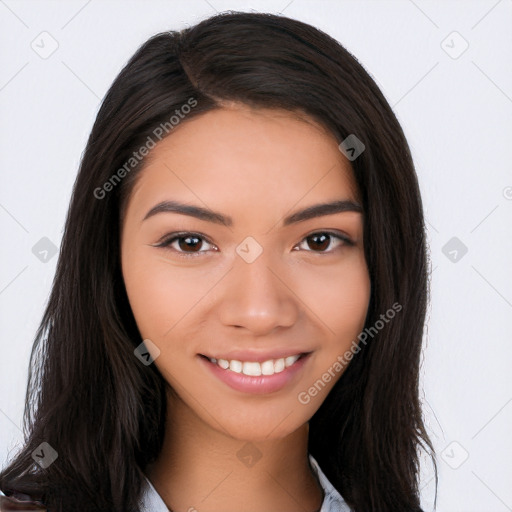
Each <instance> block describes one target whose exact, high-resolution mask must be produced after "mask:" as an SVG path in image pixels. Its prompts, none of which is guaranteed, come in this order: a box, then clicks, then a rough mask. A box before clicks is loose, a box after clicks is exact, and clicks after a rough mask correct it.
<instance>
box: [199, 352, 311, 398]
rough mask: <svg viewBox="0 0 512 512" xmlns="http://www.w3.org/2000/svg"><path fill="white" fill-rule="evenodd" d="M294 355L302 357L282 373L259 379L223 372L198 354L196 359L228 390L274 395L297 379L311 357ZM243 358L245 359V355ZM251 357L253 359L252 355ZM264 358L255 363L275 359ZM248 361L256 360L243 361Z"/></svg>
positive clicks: (228, 371) (227, 371) (305, 354)
mask: <svg viewBox="0 0 512 512" xmlns="http://www.w3.org/2000/svg"><path fill="white" fill-rule="evenodd" d="M286 354H288V355H290V354H291V353H290V351H287V352H286ZM295 354H302V356H301V357H300V358H299V359H298V360H297V361H295V363H293V364H292V365H291V366H289V367H288V368H285V369H284V370H283V371H282V372H280V373H274V375H260V376H259V377H251V376H249V375H244V374H243V373H236V372H233V371H231V370H224V369H222V368H220V367H219V366H218V365H217V364H215V363H212V362H211V361H209V360H208V359H206V357H203V356H201V355H199V354H198V356H197V357H198V359H199V362H200V364H203V365H204V366H205V368H206V369H207V370H208V371H210V372H211V373H212V374H213V375H214V376H215V377H217V378H218V379H219V380H220V381H222V382H223V383H224V384H227V385H228V386H229V387H230V388H232V389H234V390H236V391H241V392H242V393H252V394H265V393H274V392H276V391H279V390H280V389H282V388H284V387H285V386H286V385H288V384H289V383H290V382H291V381H292V380H293V379H295V378H296V377H297V375H299V374H300V372H301V371H302V369H303V368H304V366H305V365H306V364H307V362H308V361H309V359H310V356H311V352H308V353H304V352H295ZM245 357H247V355H246V356H245ZM251 357H254V353H253V356H251ZM261 357H263V356H261ZM264 357H265V358H267V359H265V358H263V359H261V361H257V362H262V361H267V360H268V359H275V357H268V354H265V356H264ZM221 359H222V358H221ZM232 359H235V357H232ZM276 359H279V358H276ZM242 360H243V359H242ZM248 360H249V361H256V359H245V361H248Z"/></svg>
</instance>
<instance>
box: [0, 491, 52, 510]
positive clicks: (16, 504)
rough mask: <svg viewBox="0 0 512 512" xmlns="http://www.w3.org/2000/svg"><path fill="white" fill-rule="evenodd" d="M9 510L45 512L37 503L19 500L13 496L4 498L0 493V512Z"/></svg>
mask: <svg viewBox="0 0 512 512" xmlns="http://www.w3.org/2000/svg"><path fill="white" fill-rule="evenodd" d="M10 510H18V511H27V512H28V511H29V510H30V511H40V512H46V508H45V507H44V505H42V504H41V503H39V502H37V501H27V500H20V499H16V498H14V497H13V496H5V495H4V494H3V493H1V492H0V512H8V511H10Z"/></svg>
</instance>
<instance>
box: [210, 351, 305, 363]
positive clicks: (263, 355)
mask: <svg viewBox="0 0 512 512" xmlns="http://www.w3.org/2000/svg"><path fill="white" fill-rule="evenodd" d="M310 352H311V351H310V350H304V349H301V348H297V349H294V348H281V349H276V350H272V351H268V352H261V351H260V352H258V351H254V350H232V351H231V352H227V353H226V354H223V355H212V354H201V355H205V356H206V357H209V358H210V359H226V360H227V361H232V360H233V359H236V360H237V361H251V362H255V363H263V362H265V361H268V360H270V359H281V358H286V357H288V356H295V355H297V354H308V353H310Z"/></svg>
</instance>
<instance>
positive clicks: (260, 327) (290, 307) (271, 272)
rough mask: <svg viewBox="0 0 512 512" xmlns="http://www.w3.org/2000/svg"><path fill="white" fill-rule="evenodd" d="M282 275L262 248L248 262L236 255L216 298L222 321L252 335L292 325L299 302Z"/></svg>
mask: <svg viewBox="0 0 512 512" xmlns="http://www.w3.org/2000/svg"><path fill="white" fill-rule="evenodd" d="M285 274H286V272H285V270H284V268H283V266H282V265H279V264H277V263H276V262H272V261H270V258H269V257H267V255H266V252H265V251H263V253H262V254H261V255H260V256H259V257H258V258H257V259H256V260H255V261H253V262H252V263H247V262H246V261H244V260H243V259H242V258H240V257H238V256H237V257H236V258H235V262H234V266H233V268H232V270H231V271H230V272H229V273H228V276H227V278H226V280H225V282H224V287H223V294H222V297H221V298H220V303H219V309H220V311H219V316H220V320H221V322H222V324H223V325H225V326H235V327H238V328H244V329H246V330H247V331H250V333H252V334H254V335H256V336H263V335H268V334H270V333H272V331H274V330H275V329H277V328H279V327H290V326H292V325H293V324H294V323H295V322H296V321H297V318H298V316H299V314H300V304H299V299H298V298H297V296H296V295H295V293H294V292H293V284H292V283H289V282H288V281H290V279H289V278H288V279H287V278H286V275H285Z"/></svg>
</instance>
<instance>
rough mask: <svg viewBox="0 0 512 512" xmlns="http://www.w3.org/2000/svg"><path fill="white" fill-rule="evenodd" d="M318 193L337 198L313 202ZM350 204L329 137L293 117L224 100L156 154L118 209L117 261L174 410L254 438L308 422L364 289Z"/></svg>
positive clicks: (365, 298) (353, 328) (359, 222)
mask: <svg viewBox="0 0 512 512" xmlns="http://www.w3.org/2000/svg"><path fill="white" fill-rule="evenodd" d="M340 202H345V203H340ZM327 203H337V205H338V208H330V209H329V208H328V207H325V208H324V209H316V210H314V209H311V207H316V206H318V205H325V204H327ZM353 203H354V204H355V205H356V206H357V204H361V203H360V201H359V197H358V190H357V186H356V183H355V181H354V178H353V175H352V170H351V168H350V164H349V162H348V161H347V160H346V158H345V157H344V156H343V154H342V153H341V152H340V151H339V149H338V146H337V143H336V140H335V138H334V137H333V136H331V135H330V134H328V133H327V132H326V131H324V130H323V129H322V128H320V127H319V126H317V125H316V124H314V123H313V122H312V121H306V120H303V119H299V118H298V117H295V116H294V115H292V114H290V113H288V112H284V111H279V110H257V111H256V110H253V109H250V108H249V107H245V106H240V105H238V106H234V105H231V106H226V107H224V108H222V109H218V110H215V111H212V112H208V113H206V114H202V115H200V116H198V117H195V118H193V119H190V120H186V121H185V122H182V124H181V125H179V126H178V127H177V128H175V130H174V131H173V133H172V134H171V135H170V136H168V137H167V138H166V139H164V140H162V141H161V142H160V143H159V144H158V145H157V146H156V147H155V148H154V149H153V150H152V152H151V154H150V158H149V159H148V161H147V164H146V167H145V168H144V169H143V170H142V171H141V173H140V175H139V176H138V181H137V183H136V185H135V187H134V189H133V192H132V194H131V196H130V198H129V202H128V205H127V210H126V216H125V218H124V220H123V225H122V230H121V255H122V272H123V277H124V281H125V286H126V291H127V295H128V298H129V301H130V305H131V308H132V311H133V314H134V317H135V320H136V322H137V325H138V328H139V331H140V334H141V336H142V339H149V340H150V341H151V342H152V344H154V346H156V347H157V348H158V350H159V355H158V356H157V357H156V359H155V360H154V362H153V363H152V364H156V366H157V367H158V369H159V370H160V372H161V374H162V375H163V377H164V378H165V379H166V381H167V382H168V384H169V386H170V388H171V389H172V390H173V392H172V393H171V394H170V400H171V401H172V403H171V404H170V407H171V410H172V411H173V412H172V414H173V416H176V415H179V414H182V415H184V416H186V415H188V416H189V417H193V418H194V419H195V420H199V421H200V422H201V423H202V424H204V425H205V426H208V427H211V428H212V429H215V430H217V431H220V432H223V433H224V434H228V435H229V436H232V437H234V438H237V439H240V440H254V441H256V440H263V439H267V440H268V439H271V438H281V437H283V436H285V435H287V434H289V433H291V432H293V431H295V430H296V429H297V428H299V427H301V426H303V425H304V424H305V423H306V422H307V421H308V420H309V419H310V418H311V416H312V415H313V414H314V413H315V412H316V410H317V409H318V408H319V406H320V405H321V403H322V401H323V400H324V399H325V397H326V396H327V394H328V392H329V391H330V389H332V387H333V386H334V384H335V382H336V381H337V380H338V379H339V378H340V376H341V374H342V373H343V369H340V366H343V365H341V364H340V363H339V361H340V360H341V358H343V357H344V356H343V355H344V354H345V352H346V351H347V350H349V349H350V347H351V346H352V347H353V346H354V345H353V341H354V340H356V341H357V335H358V334H359V333H360V332H361V330H362V329H363V327H364V321H365V317H366V312H367V308H368V302H369V298H370V280H369V274H368V269H367V265H366V261H365V257H364V249H363V214H362V213H361V212H360V211H354V204H353ZM340 204H341V205H342V206H343V205H344V208H341V211H340V208H339V205H340ZM157 205H160V206H159V207H158V208H156V209H154V208H155V206H157ZM185 208H188V210H187V209H185ZM150 212H151V213H150ZM156 353H157V352H154V351H153V354H155V355H156ZM337 361H338V365H337V364H336V362H337ZM346 363H347V360H346V359H345V363H343V364H346ZM345 367H346V366H345ZM283 368H284V369H283ZM326 372H328V376H327V377H326ZM329 375H330V377H329ZM319 381H320V382H321V383H320V382H319ZM315 383H316V386H315ZM312 388H313V389H314V390H316V391H311V389H312ZM308 390H309V391H308Z"/></svg>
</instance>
